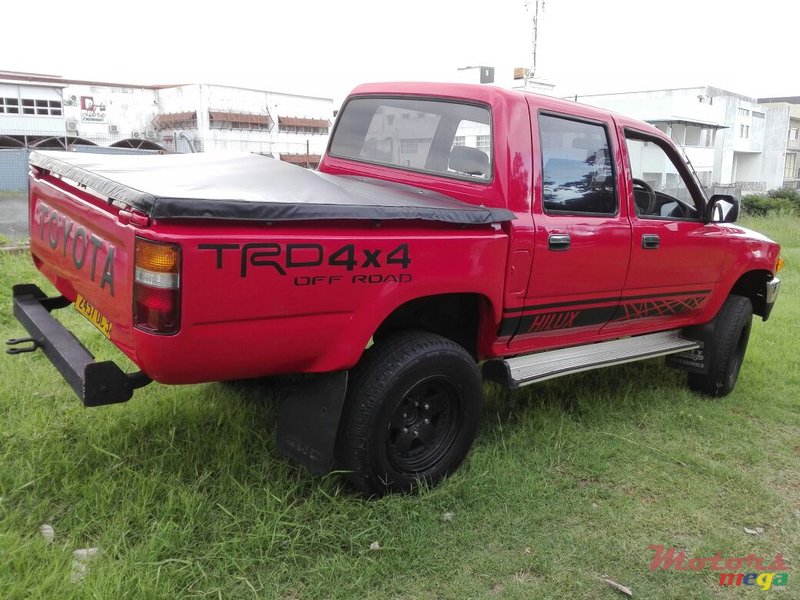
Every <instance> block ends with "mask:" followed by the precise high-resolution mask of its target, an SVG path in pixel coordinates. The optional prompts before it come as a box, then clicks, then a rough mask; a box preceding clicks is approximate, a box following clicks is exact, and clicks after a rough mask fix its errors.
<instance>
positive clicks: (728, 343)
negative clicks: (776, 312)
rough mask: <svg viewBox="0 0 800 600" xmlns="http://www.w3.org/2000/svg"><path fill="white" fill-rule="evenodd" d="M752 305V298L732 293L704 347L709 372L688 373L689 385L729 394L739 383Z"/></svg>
mask: <svg viewBox="0 0 800 600" xmlns="http://www.w3.org/2000/svg"><path fill="white" fill-rule="evenodd" d="M752 322H753V305H752V303H751V302H750V299H749V298H745V297H744V296H737V295H736V294H731V295H730V296H728V298H727V299H726V300H725V303H724V304H723V305H722V308H721V309H720V311H719V313H718V314H717V316H716V317H715V318H714V333H713V335H712V337H711V339H710V341H709V342H707V343H706V345H705V347H704V348H703V353H704V354H705V360H706V361H707V362H708V364H709V369H708V374H706V375H703V374H701V373H689V387H690V388H691V389H693V390H695V391H697V392H701V393H703V394H706V395H708V396H715V397H720V396H727V395H728V394H730V393H731V391H733V388H734V387H735V386H736V380H737V379H738V377H739V370H740V369H741V368H742V362H743V361H744V354H745V351H746V350H747V342H748V340H749V339H750V326H751V325H752Z"/></svg>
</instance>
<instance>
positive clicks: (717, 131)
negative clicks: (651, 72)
mask: <svg viewBox="0 0 800 600" xmlns="http://www.w3.org/2000/svg"><path fill="white" fill-rule="evenodd" d="M573 99H575V100H577V101H578V102H583V103H585V104H591V105H593V106H598V107H600V108H605V109H609V110H613V111H615V112H618V113H621V114H625V115H628V116H631V117H634V118H637V119H641V120H642V121H647V122H648V123H652V124H653V125H655V126H656V127H658V128H659V129H661V130H662V131H664V132H665V133H667V134H668V135H669V136H670V137H671V138H672V139H673V140H674V141H675V142H677V143H678V144H680V145H681V146H683V148H684V150H685V152H686V155H687V157H688V158H689V160H690V161H691V162H692V165H693V166H694V168H695V170H696V171H697V173H698V176H699V178H700V181H701V182H702V183H703V184H704V185H714V184H723V185H724V184H735V185H736V186H737V187H739V188H740V189H741V190H742V191H743V192H763V191H766V190H769V189H773V188H778V187H781V186H782V185H792V187H796V186H797V184H798V182H799V181H798V177H797V175H798V173H797V169H794V171H792V169H789V162H788V161H789V158H788V157H789V156H790V155H791V156H792V157H794V156H795V155H796V154H797V151H800V146H798V142H797V140H795V141H794V144H792V139H791V136H792V131H795V133H794V135H795V137H797V135H798V134H797V129H798V128H800V105H798V103H800V98H794V99H785V98H784V99H774V102H766V101H763V102H759V100H757V99H756V98H749V97H747V96H742V95H740V94H735V93H733V92H728V91H725V90H721V89H718V88H714V87H708V86H706V87H694V88H681V89H667V90H649V91H638V92H622V93H615V94H598V95H585V96H576V97H573ZM791 100H794V101H795V103H794V104H792V103H791V102H790V101H791ZM793 111H794V112H793ZM791 115H795V116H796V117H798V120H797V123H798V124H796V125H792V123H794V122H795V121H794V120H793V119H794V118H795V117H791ZM792 145H793V147H794V148H796V150H795V151H792V149H791V148H792ZM792 164H794V162H793V163H792ZM796 164H797V167H800V159H797V163H796ZM786 173H789V174H793V175H794V176H795V177H794V178H786V177H785V174H786Z"/></svg>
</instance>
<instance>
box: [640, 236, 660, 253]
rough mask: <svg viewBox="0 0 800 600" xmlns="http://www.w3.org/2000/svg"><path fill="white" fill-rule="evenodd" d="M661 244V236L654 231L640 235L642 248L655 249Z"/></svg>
mask: <svg viewBox="0 0 800 600" xmlns="http://www.w3.org/2000/svg"><path fill="white" fill-rule="evenodd" d="M660 245H661V238H660V237H658V235H656V234H655V233H646V234H644V235H643V236H642V248H644V249H645V250H655V249H656V248H658V247H659V246H660Z"/></svg>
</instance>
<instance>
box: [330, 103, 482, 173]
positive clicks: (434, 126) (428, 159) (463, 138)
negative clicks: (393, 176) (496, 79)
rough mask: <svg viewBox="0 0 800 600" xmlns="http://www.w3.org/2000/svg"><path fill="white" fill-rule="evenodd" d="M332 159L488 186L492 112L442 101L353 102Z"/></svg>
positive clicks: (334, 143)
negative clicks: (418, 172) (434, 175)
mask: <svg viewBox="0 0 800 600" xmlns="http://www.w3.org/2000/svg"><path fill="white" fill-rule="evenodd" d="M329 153H330V155H331V156H337V157H340V158H348V159H351V160H357V161H362V162H369V163H377V164H381V165H387V166H391V167H398V168H401V169H410V170H414V171H422V172H426V173H433V174H436V175H445V176H448V177H456V178H459V179H469V180H477V181H482V182H488V181H489V180H491V178H492V129H491V116H490V113H489V109H488V108H486V107H483V106H475V105H471V104H461V103H457V102H449V101H441V100H419V99H409V98H353V99H351V100H350V101H349V102H347V104H346V105H345V106H344V108H343V109H342V114H341V115H340V116H339V121H338V123H337V125H336V129H335V131H334V133H333V139H332V140H331V145H330V150H329Z"/></svg>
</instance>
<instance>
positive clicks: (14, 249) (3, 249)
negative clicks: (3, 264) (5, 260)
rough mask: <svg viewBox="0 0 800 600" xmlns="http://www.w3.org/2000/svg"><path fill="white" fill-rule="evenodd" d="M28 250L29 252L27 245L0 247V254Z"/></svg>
mask: <svg viewBox="0 0 800 600" xmlns="http://www.w3.org/2000/svg"><path fill="white" fill-rule="evenodd" d="M28 250H30V246H29V245H28V244H22V245H17V246H0V252H8V253H9V254H10V253H12V252H27V251H28Z"/></svg>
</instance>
